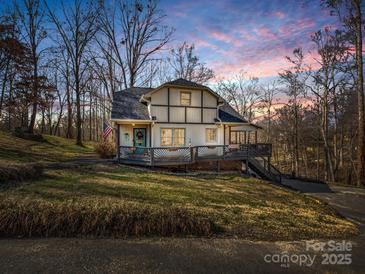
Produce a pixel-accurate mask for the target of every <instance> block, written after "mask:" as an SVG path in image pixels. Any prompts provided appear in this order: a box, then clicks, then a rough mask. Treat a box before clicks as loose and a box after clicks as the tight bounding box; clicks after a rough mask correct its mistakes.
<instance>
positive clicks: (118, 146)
mask: <svg viewBox="0 0 365 274" xmlns="http://www.w3.org/2000/svg"><path fill="white" fill-rule="evenodd" d="M117 149H118V150H117V157H118V161H119V160H120V126H119V124H117Z"/></svg>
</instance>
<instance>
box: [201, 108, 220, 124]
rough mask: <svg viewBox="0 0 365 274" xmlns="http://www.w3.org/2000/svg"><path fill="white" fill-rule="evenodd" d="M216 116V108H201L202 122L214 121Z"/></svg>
mask: <svg viewBox="0 0 365 274" xmlns="http://www.w3.org/2000/svg"><path fill="white" fill-rule="evenodd" d="M216 116H217V110H216V109H203V122H204V123H214V119H215V118H216Z"/></svg>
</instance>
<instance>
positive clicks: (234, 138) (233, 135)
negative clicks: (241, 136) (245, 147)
mask: <svg viewBox="0 0 365 274" xmlns="http://www.w3.org/2000/svg"><path fill="white" fill-rule="evenodd" d="M238 142H239V140H237V131H231V144H238Z"/></svg>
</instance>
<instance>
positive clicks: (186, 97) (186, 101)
mask: <svg viewBox="0 0 365 274" xmlns="http://www.w3.org/2000/svg"><path fill="white" fill-rule="evenodd" d="M190 104H191V92H184V91H181V92H180V105H182V106H190Z"/></svg>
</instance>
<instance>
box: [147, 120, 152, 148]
mask: <svg viewBox="0 0 365 274" xmlns="http://www.w3.org/2000/svg"><path fill="white" fill-rule="evenodd" d="M148 134H149V136H148V137H149V138H148V143H149V145H150V147H151V146H152V140H151V139H152V126H151V125H149V132H148Z"/></svg>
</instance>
